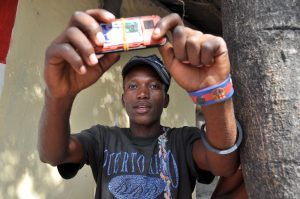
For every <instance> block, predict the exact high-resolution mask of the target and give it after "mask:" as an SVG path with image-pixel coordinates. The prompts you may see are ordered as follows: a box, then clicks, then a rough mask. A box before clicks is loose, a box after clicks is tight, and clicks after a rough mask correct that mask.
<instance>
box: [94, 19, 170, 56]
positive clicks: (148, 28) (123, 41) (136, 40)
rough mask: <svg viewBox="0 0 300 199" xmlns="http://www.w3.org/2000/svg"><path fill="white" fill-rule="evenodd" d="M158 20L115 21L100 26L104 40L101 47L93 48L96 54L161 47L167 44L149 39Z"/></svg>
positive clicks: (164, 40)
mask: <svg viewBox="0 0 300 199" xmlns="http://www.w3.org/2000/svg"><path fill="white" fill-rule="evenodd" d="M159 20H160V17H159V16H157V15H151V16H140V17H130V18H121V19H116V20H115V21H114V22H112V23H110V24H100V26H101V28H102V31H103V35H104V38H105V41H104V45H103V46H102V47H95V52H96V54H106V53H112V52H123V51H129V50H136V49H143V48H148V47H157V46H162V45H164V44H165V43H166V42H167V38H166V37H163V38H162V39H159V40H154V39H152V38H151V35H152V32H153V30H154V27H155V25H156V24H157V22H158V21H159Z"/></svg>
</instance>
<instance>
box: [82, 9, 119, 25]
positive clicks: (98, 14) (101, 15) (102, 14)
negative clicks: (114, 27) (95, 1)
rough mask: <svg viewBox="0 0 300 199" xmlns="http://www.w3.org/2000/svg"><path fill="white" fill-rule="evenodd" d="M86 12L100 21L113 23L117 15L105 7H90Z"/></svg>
mask: <svg viewBox="0 0 300 199" xmlns="http://www.w3.org/2000/svg"><path fill="white" fill-rule="evenodd" d="M86 13H87V14H88V15H90V16H92V17H93V18H94V19H96V20H97V21H98V22H103V23H111V22H113V21H114V20H115V19H116V17H115V15H113V14H112V13H111V12H108V11H107V10H103V9H90V10H87V11H86Z"/></svg>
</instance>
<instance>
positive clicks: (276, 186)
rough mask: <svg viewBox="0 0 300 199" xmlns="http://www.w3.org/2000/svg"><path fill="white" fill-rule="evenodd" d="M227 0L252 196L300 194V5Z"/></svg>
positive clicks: (226, 28) (292, 0)
mask: <svg viewBox="0 0 300 199" xmlns="http://www.w3.org/2000/svg"><path fill="white" fill-rule="evenodd" d="M299 4H300V3H299V1H298V0H286V1H278V0H264V1H261V0H239V1H234V0H223V1H222V13H223V34H224V37H225V40H226V41H227V44H228V47H229V53H230V58H231V65H232V74H233V83H234V86H235V91H236V93H235V97H234V101H235V107H236V115H237V118H238V119H239V120H240V121H241V123H242V126H243V129H244V132H245V139H244V143H243V145H242V147H241V162H242V168H243V172H244V178H245V184H246V189H247V192H248V195H249V197H250V198H255V199H256V198H272V199H274V198H300V190H299V189H300V152H299V149H300V135H299V132H300V125H299V123H300V122H299V121H300V100H299V99H300V83H299V82H300V67H299V65H300V56H299V55H300V54H299V50H300V24H299V23H300V22H299V15H300V10H299V8H300V5H299Z"/></svg>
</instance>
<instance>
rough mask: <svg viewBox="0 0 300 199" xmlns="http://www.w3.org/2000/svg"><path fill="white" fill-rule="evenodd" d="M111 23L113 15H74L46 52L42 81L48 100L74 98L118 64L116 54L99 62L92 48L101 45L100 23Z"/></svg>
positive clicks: (96, 12) (100, 12) (97, 12)
mask: <svg viewBox="0 0 300 199" xmlns="http://www.w3.org/2000/svg"><path fill="white" fill-rule="evenodd" d="M114 20H115V16H114V15H113V14H111V13H110V12H108V11H106V10H102V9H94V10H88V11H86V12H75V13H74V14H73V16H72V17H71V19H70V22H69V24H68V26H67V28H66V29H65V30H64V31H63V32H62V33H61V34H60V35H59V36H58V37H57V38H56V39H55V40H54V41H53V42H52V43H51V45H50V46H49V47H48V49H47V51H46V58H45V70H44V78H45V82H46V86H47V87H46V91H47V95H48V96H50V97H53V98H65V97H75V96H76V95H77V94H78V93H79V92H80V91H81V90H83V89H85V88H87V87H89V86H90V85H92V84H93V83H95V82H96V81H97V80H98V79H99V78H100V77H101V76H102V74H103V73H104V72H105V71H106V70H108V69H109V68H110V67H111V66H112V65H113V64H114V63H115V62H116V61H118V60H119V54H116V53H113V54H106V55H104V56H102V57H101V58H100V59H99V60H98V59H97V57H96V55H95V51H94V47H93V46H102V45H103V43H104V36H103V34H102V30H101V27H100V26H99V23H100V22H103V23H111V22H112V21H114Z"/></svg>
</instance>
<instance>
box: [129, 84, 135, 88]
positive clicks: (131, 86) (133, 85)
mask: <svg viewBox="0 0 300 199" xmlns="http://www.w3.org/2000/svg"><path fill="white" fill-rule="evenodd" d="M128 88H129V89H136V88H137V85H136V84H129V85H128Z"/></svg>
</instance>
